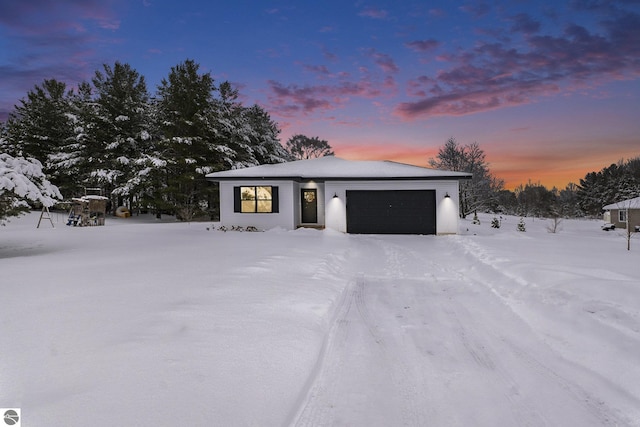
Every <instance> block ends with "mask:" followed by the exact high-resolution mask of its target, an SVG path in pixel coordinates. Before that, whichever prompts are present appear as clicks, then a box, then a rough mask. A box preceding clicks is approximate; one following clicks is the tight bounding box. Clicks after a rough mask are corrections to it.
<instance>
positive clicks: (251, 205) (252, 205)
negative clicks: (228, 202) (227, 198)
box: [233, 186, 278, 213]
mask: <svg viewBox="0 0 640 427" xmlns="http://www.w3.org/2000/svg"><path fill="white" fill-rule="evenodd" d="M233 190H234V209H233V211H234V212H240V213H275V212H278V187H272V186H242V187H234V188H233Z"/></svg>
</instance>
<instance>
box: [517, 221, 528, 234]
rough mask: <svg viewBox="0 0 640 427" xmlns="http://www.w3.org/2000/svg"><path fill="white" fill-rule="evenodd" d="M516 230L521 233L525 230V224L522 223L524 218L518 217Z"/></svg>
mask: <svg viewBox="0 0 640 427" xmlns="http://www.w3.org/2000/svg"><path fill="white" fill-rule="evenodd" d="M517 230H518V231H522V232H523V233H524V232H525V231H527V226H526V224H525V223H524V218H520V221H518V226H517Z"/></svg>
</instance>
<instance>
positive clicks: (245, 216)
mask: <svg viewBox="0 0 640 427" xmlns="http://www.w3.org/2000/svg"><path fill="white" fill-rule="evenodd" d="M253 185H256V186H257V185H271V186H274V187H278V199H279V204H278V209H279V212H278V213H240V212H234V211H233V187H239V186H253ZM298 191H299V190H298ZM299 197H300V196H299V195H297V196H296V195H295V194H294V185H293V182H291V181H280V180H272V181H266V180H265V181H263V180H260V179H257V180H255V181H246V180H243V181H223V182H221V183H220V223H221V224H222V225H224V226H225V227H232V226H242V227H248V226H254V227H257V228H258V229H261V230H267V229H270V228H274V227H283V228H285V229H287V230H291V229H294V228H295V221H294V217H293V213H294V208H293V206H294V200H295V199H296V198H299Z"/></svg>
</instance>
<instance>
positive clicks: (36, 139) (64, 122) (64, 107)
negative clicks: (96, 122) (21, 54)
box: [5, 79, 73, 193]
mask: <svg viewBox="0 0 640 427" xmlns="http://www.w3.org/2000/svg"><path fill="white" fill-rule="evenodd" d="M70 96H71V93H70V92H68V91H67V89H66V85H65V83H63V82H59V81H57V80H55V79H51V80H44V82H43V83H42V84H41V85H36V86H35V87H34V88H33V89H32V90H30V91H29V92H28V93H27V97H26V98H25V99H22V100H20V105H17V106H16V107H15V109H14V111H13V112H12V113H11V114H10V115H9V120H8V123H7V130H6V139H7V141H8V142H5V146H6V147H7V151H6V152H7V153H9V154H12V155H13V156H18V157H25V158H34V159H37V160H38V161H39V162H40V163H41V164H42V165H43V172H44V173H45V174H47V175H49V176H52V181H53V183H54V184H56V185H58V186H59V187H60V188H61V189H62V190H63V191H64V192H65V193H66V191H67V190H68V188H69V185H70V183H71V182H72V178H70V177H69V174H68V173H66V172H64V171H60V170H57V169H56V168H55V162H56V161H57V159H56V156H57V155H58V153H59V152H60V150H61V149H62V148H63V147H64V146H66V145H67V144H68V143H69V142H70V140H71V139H72V137H73V134H72V118H71V117H70V112H71V111H70V110H71V107H70Z"/></svg>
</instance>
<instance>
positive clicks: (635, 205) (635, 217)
mask: <svg viewBox="0 0 640 427" xmlns="http://www.w3.org/2000/svg"><path fill="white" fill-rule="evenodd" d="M603 209H604V210H605V213H604V221H605V223H610V224H613V225H614V226H615V228H622V229H625V230H626V229H627V225H628V226H629V230H631V231H638V229H640V197H636V198H634V199H628V200H623V201H621V202H618V203H612V204H610V205H607V206H605V207H604V208H603Z"/></svg>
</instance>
